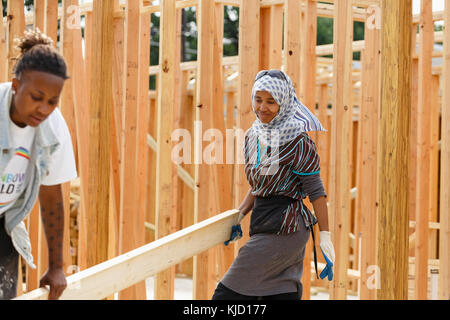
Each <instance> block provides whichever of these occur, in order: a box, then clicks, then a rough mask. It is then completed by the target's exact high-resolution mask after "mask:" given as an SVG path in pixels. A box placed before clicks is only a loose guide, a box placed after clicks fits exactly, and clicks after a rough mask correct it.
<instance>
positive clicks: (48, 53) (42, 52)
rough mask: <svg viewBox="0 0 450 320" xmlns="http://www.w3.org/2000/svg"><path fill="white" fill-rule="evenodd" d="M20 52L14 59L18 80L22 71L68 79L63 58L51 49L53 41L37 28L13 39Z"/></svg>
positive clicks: (15, 73)
mask: <svg viewBox="0 0 450 320" xmlns="http://www.w3.org/2000/svg"><path fill="white" fill-rule="evenodd" d="M14 41H15V42H16V44H17V45H16V49H17V50H18V51H20V54H19V56H18V57H17V58H16V60H17V62H16V65H15V67H14V75H15V76H16V78H18V79H20V76H21V75H22V73H23V72H24V71H41V72H46V73H50V74H53V75H55V76H58V77H61V78H63V79H64V80H66V79H68V78H69V76H68V75H67V65H66V62H65V60H64V57H63V56H62V55H61V54H60V53H59V52H58V51H56V49H54V48H53V40H52V39H51V38H49V37H47V36H46V35H45V34H43V33H41V31H40V30H39V29H38V28H35V29H33V30H28V31H25V32H24V36H23V37H21V38H16V39H14Z"/></svg>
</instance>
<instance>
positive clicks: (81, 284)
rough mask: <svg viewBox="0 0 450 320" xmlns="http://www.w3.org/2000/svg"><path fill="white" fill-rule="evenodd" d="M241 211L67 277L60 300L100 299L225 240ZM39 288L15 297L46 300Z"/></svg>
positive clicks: (201, 223) (222, 214) (181, 231)
mask: <svg viewBox="0 0 450 320" xmlns="http://www.w3.org/2000/svg"><path fill="white" fill-rule="evenodd" d="M238 215H239V211H238V210H236V209H233V210H229V211H226V212H223V213H221V214H218V215H216V216H214V217H212V218H209V219H206V220H203V221H201V222H199V223H196V224H194V225H192V226H190V227H187V228H185V229H183V230H180V231H178V232H175V233H172V234H170V235H168V236H166V237H163V238H161V239H158V240H156V241H153V242H151V243H149V244H146V245H144V246H142V247H139V248H137V249H134V250H132V251H130V252H127V253H125V254H122V255H120V256H118V257H115V258H113V259H111V260H108V261H105V262H103V263H100V264H98V265H95V266H93V267H91V268H89V269H86V270H83V271H81V272H79V273H76V274H74V275H71V276H69V277H67V288H66V290H65V291H64V292H63V294H62V296H61V297H60V299H61V300H98V299H103V298H105V297H107V296H110V295H111V294H114V293H115V292H118V291H120V290H123V289H125V288H128V287H130V286H132V285H133V284H135V283H138V282H139V281H142V280H144V279H146V278H148V277H150V276H152V275H154V274H156V273H158V272H159V271H162V270H165V269H167V268H168V267H170V266H172V265H175V264H177V263H180V262H181V261H183V260H185V259H187V258H189V257H192V256H194V255H196V254H199V253H200V252H203V251H205V250H207V249H209V248H211V247H214V246H216V245H218V244H221V243H222V242H224V241H226V240H228V239H229V237H230V230H231V227H232V226H233V225H234V224H236V222H237V218H238ZM48 292H49V291H48V289H46V288H39V289H36V290H33V291H31V292H29V293H26V294H24V295H21V296H19V297H17V298H16V299H15V300H46V299H47V298H48Z"/></svg>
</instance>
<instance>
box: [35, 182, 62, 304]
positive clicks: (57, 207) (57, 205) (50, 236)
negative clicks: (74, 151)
mask: <svg viewBox="0 0 450 320" xmlns="http://www.w3.org/2000/svg"><path fill="white" fill-rule="evenodd" d="M39 202H40V205H41V216H42V224H43V226H44V231H45V237H46V239H47V245H48V260H49V265H48V270H47V272H46V273H45V275H44V276H43V277H42V279H41V286H44V285H49V286H50V293H49V299H58V298H59V297H60V296H61V294H62V293H63V291H64V289H65V288H66V286H67V282H66V277H65V275H64V270H63V235H64V207H63V198H62V191H61V185H55V186H43V185H42V186H41V187H40V189H39Z"/></svg>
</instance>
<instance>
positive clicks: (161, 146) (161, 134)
mask: <svg viewBox="0 0 450 320" xmlns="http://www.w3.org/2000/svg"><path fill="white" fill-rule="evenodd" d="M161 8H162V10H161V31H160V35H161V39H160V54H159V65H160V70H161V71H162V72H160V74H159V81H158V83H159V84H158V86H159V88H160V89H159V90H158V111H157V117H158V118H157V139H156V142H157V152H156V196H155V198H156V211H155V214H156V234H155V238H156V239H158V238H162V237H164V236H166V235H168V234H170V233H171V232H172V227H171V226H172V223H173V215H172V198H173V196H175V195H172V190H171V185H172V170H173V165H172V161H171V148H172V143H171V134H172V127H173V112H174V109H175V101H174V96H175V77H176V64H177V63H179V61H176V53H175V48H176V45H175V41H176V29H175V27H176V25H177V24H176V9H175V3H174V2H173V1H163V2H162V5H161ZM174 278H175V269H174V268H170V269H168V270H165V271H164V272H162V273H159V274H158V275H157V276H156V277H155V298H156V299H173V295H174Z"/></svg>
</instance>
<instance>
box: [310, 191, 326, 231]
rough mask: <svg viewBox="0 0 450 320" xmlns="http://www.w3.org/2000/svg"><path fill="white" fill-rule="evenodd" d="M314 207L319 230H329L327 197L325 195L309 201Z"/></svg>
mask: <svg viewBox="0 0 450 320" xmlns="http://www.w3.org/2000/svg"><path fill="white" fill-rule="evenodd" d="M311 203H312V205H313V207H314V213H315V214H316V217H317V222H318V223H319V230H320V231H329V227H328V207H327V199H326V198H325V197H323V196H322V197H319V198H317V199H315V200H314V201H312V202H311Z"/></svg>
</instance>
